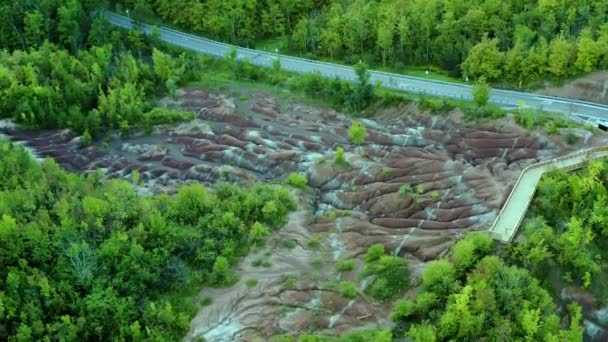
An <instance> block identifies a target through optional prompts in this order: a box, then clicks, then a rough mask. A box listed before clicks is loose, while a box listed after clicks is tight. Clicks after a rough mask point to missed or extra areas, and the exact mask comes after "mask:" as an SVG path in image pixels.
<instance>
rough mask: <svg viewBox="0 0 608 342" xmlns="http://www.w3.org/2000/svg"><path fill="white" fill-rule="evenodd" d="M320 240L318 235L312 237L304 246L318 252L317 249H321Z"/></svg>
mask: <svg viewBox="0 0 608 342" xmlns="http://www.w3.org/2000/svg"><path fill="white" fill-rule="evenodd" d="M321 238H322V236H320V235H313V236H312V237H311V238H310V240H308V243H306V245H307V246H308V248H310V249H314V250H318V249H319V248H321Z"/></svg>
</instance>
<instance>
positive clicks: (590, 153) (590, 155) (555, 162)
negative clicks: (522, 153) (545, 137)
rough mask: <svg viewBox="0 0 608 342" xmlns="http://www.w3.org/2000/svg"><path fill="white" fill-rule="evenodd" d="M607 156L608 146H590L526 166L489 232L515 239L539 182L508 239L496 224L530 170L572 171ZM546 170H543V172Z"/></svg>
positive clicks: (507, 240) (498, 238) (494, 235)
mask: <svg viewBox="0 0 608 342" xmlns="http://www.w3.org/2000/svg"><path fill="white" fill-rule="evenodd" d="M601 152H605V153H602V154H600V155H597V156H595V155H594V154H596V153H601ZM581 157H583V158H582V159H581V161H579V162H577V163H575V164H573V165H569V166H567V165H563V167H560V165H559V164H560V163H564V162H566V161H568V160H571V159H580V158H581ZM606 157H608V146H601V147H594V148H590V149H586V150H582V151H578V152H574V153H571V154H568V155H565V156H561V157H557V158H553V159H549V160H545V161H542V162H539V163H536V164H532V165H529V166H527V167H526V168H524V169H523V170H522V172H521V174H520V175H519V177H517V181H516V182H515V185H513V189H511V192H510V193H509V196H508V197H507V200H506V201H505V203H504V205H503V206H502V208H501V209H500V212H499V213H498V216H497V217H496V219H495V220H494V223H493V224H492V226H491V227H490V229H489V232H490V234H491V235H492V237H494V238H495V239H497V240H500V241H502V242H505V243H508V242H511V241H512V240H513V238H514V237H515V235H516V234H517V231H518V229H519V226H520V224H521V222H522V221H523V219H524V216H525V212H526V211H527V210H528V207H529V206H530V202H532V199H533V198H534V194H535V193H536V188H537V187H538V182H537V183H536V184H535V186H534V191H533V192H532V195H531V196H530V197H529V198H528V199H527V201H526V205H525V209H524V213H522V215H521V216H520V217H519V219H518V220H517V222H516V224H515V226H514V228H513V230H512V233H511V234H509V236H508V238H507V239H506V240H505V239H502V238H500V237H499V234H498V233H496V232H495V231H494V230H495V228H496V225H497V224H498V222H499V220H500V219H501V217H502V215H503V214H504V211H505V209H506V208H507V206H508V205H509V203H510V202H511V199H512V198H513V194H514V193H515V191H517V187H518V186H519V184H520V183H521V181H522V179H523V178H524V177H525V176H526V174H527V173H528V172H529V171H530V170H533V169H538V168H544V167H547V166H555V167H556V168H558V169H565V170H567V171H572V170H576V169H578V168H581V167H582V166H583V165H585V164H587V163H588V162H590V161H592V160H595V159H600V158H606ZM547 171H548V170H547ZM545 172H546V171H545ZM545 172H543V174H544V173H545ZM541 177H542V175H541ZM539 180H540V178H539Z"/></svg>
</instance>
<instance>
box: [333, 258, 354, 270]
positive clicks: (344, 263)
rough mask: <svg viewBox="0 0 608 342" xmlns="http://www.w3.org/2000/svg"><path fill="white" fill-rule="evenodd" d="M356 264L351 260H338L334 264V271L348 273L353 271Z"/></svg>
mask: <svg viewBox="0 0 608 342" xmlns="http://www.w3.org/2000/svg"><path fill="white" fill-rule="evenodd" d="M356 266H357V263H356V261H355V260H353V259H338V261H337V262H336V266H335V268H336V271H338V272H350V271H352V270H354V269H355V267H356Z"/></svg>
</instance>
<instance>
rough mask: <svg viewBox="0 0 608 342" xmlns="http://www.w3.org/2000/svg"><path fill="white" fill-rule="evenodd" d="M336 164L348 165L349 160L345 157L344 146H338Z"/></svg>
mask: <svg viewBox="0 0 608 342" xmlns="http://www.w3.org/2000/svg"><path fill="white" fill-rule="evenodd" d="M334 164H336V165H338V166H343V167H346V166H348V162H347V161H346V159H345V158H344V149H343V148H342V147H338V148H336V156H335V157H334Z"/></svg>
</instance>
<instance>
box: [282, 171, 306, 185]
mask: <svg viewBox="0 0 608 342" xmlns="http://www.w3.org/2000/svg"><path fill="white" fill-rule="evenodd" d="M287 184H289V185H291V186H293V187H294V188H298V189H304V188H305V187H306V184H308V179H307V178H306V176H305V175H303V174H301V173H295V172H292V173H290V174H289V176H287Z"/></svg>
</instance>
